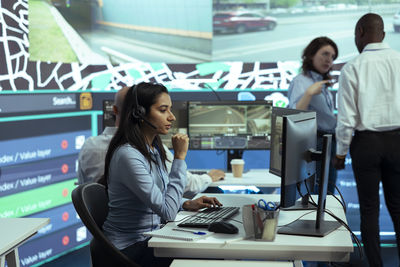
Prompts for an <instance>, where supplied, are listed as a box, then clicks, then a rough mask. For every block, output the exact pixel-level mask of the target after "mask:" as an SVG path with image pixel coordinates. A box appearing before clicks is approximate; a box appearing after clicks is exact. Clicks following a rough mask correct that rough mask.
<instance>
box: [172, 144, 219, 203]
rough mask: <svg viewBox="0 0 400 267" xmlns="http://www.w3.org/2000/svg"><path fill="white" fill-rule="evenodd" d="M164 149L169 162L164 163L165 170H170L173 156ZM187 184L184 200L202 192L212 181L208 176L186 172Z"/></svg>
mask: <svg viewBox="0 0 400 267" xmlns="http://www.w3.org/2000/svg"><path fill="white" fill-rule="evenodd" d="M164 149H165V152H166V156H167V159H169V160H170V161H168V160H167V161H165V164H166V165H167V170H170V169H171V165H172V161H173V159H174V155H173V154H172V153H171V151H170V150H169V149H168V147H166V146H165V145H164ZM186 178H187V183H186V187H185V193H184V194H183V196H184V197H185V198H193V197H194V196H195V195H197V194H198V193H201V192H203V191H204V190H205V189H206V188H207V187H208V186H209V185H210V184H211V183H212V179H211V177H210V176H209V175H208V174H201V175H199V174H193V173H191V172H189V171H188V172H186Z"/></svg>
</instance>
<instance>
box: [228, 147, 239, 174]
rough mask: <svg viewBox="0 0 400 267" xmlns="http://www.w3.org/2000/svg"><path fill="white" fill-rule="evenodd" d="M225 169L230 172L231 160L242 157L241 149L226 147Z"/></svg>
mask: <svg viewBox="0 0 400 267" xmlns="http://www.w3.org/2000/svg"><path fill="white" fill-rule="evenodd" d="M226 152H227V160H226V161H227V162H226V170H227V172H228V173H230V172H232V167H231V160H233V159H241V158H242V157H243V149H228V150H227V151H226Z"/></svg>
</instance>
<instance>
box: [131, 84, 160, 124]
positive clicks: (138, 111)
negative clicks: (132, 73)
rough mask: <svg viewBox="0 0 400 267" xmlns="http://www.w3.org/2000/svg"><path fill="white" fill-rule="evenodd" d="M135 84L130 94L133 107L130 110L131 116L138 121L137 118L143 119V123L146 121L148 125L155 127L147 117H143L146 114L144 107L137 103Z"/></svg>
mask: <svg viewBox="0 0 400 267" xmlns="http://www.w3.org/2000/svg"><path fill="white" fill-rule="evenodd" d="M137 90H138V89H137V85H135V86H134V87H133V89H132V94H133V97H134V101H135V103H134V107H133V110H132V117H133V119H134V121H139V120H143V121H144V122H145V123H147V124H148V125H149V126H150V127H152V128H154V129H157V127H156V126H154V124H152V123H151V122H150V121H149V120H148V119H146V118H145V115H146V109H145V108H144V107H143V106H141V105H139V101H138V97H137Z"/></svg>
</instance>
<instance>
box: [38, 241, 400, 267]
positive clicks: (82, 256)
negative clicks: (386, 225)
mask: <svg viewBox="0 0 400 267" xmlns="http://www.w3.org/2000/svg"><path fill="white" fill-rule="evenodd" d="M382 257H383V259H384V266H385V267H394V266H399V260H398V256H397V247H393V246H388V247H387V246H385V247H383V248H382ZM41 266H42V267H70V266H71V267H90V252H89V246H85V247H83V248H80V249H78V250H75V251H72V252H71V253H69V254H66V255H64V256H62V257H59V258H57V259H55V260H54V261H51V262H48V263H45V264H43V265H41ZM317 266H318V267H319V266H337V267H367V266H368V264H367V262H366V261H365V259H364V261H362V260H360V258H359V253H358V251H357V248H355V250H354V253H353V254H352V255H351V258H350V261H349V262H347V263H333V264H331V265H322V264H318V263H316V262H305V263H304V267H317Z"/></svg>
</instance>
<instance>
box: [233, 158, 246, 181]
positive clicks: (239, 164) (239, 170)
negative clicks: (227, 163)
mask: <svg viewBox="0 0 400 267" xmlns="http://www.w3.org/2000/svg"><path fill="white" fill-rule="evenodd" d="M231 167H232V174H233V177H237V178H240V177H242V174H243V168H244V160H242V159H233V160H231Z"/></svg>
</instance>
